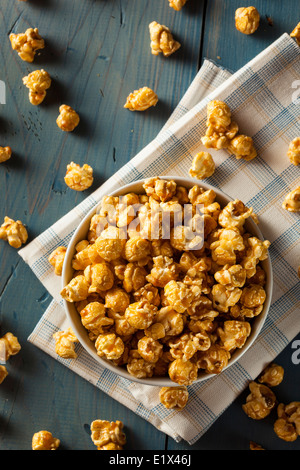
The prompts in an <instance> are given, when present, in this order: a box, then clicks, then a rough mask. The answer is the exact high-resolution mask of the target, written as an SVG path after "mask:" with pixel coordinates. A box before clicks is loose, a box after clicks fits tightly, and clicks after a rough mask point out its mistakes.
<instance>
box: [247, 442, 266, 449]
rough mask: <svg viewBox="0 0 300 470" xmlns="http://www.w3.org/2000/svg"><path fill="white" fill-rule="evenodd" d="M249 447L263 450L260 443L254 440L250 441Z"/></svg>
mask: <svg viewBox="0 0 300 470" xmlns="http://www.w3.org/2000/svg"><path fill="white" fill-rule="evenodd" d="M249 449H250V450H265V449H264V448H263V447H262V446H261V445H260V444H257V442H254V441H250V443H249Z"/></svg>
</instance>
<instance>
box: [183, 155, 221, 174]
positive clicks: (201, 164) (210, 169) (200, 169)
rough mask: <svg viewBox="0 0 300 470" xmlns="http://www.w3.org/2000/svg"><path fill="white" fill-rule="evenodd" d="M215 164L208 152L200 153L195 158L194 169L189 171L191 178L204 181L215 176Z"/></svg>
mask: <svg viewBox="0 0 300 470" xmlns="http://www.w3.org/2000/svg"><path fill="white" fill-rule="evenodd" d="M215 168H216V166H215V162H214V160H213V158H212V156H211V154H210V153H208V152H199V153H197V155H196V156H195V157H194V158H193V161H192V167H191V169H190V170H189V174H190V176H192V177H194V178H198V179H199V180H203V179H205V178H209V177H210V176H212V175H213V174H214V171H215Z"/></svg>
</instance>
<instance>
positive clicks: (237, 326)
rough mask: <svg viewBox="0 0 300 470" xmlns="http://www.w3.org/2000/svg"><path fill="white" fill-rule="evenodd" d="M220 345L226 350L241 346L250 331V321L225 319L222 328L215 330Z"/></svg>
mask: <svg viewBox="0 0 300 470" xmlns="http://www.w3.org/2000/svg"><path fill="white" fill-rule="evenodd" d="M217 332H218V335H219V337H220V340H221V342H222V347H223V348H224V349H226V350H227V351H230V352H231V351H233V350H234V349H236V348H239V349H240V348H242V347H243V346H244V344H245V342H246V340H247V338H248V336H249V335H250V333H251V326H250V323H248V322H245V321H235V320H229V321H225V322H224V324H223V328H218V330H217Z"/></svg>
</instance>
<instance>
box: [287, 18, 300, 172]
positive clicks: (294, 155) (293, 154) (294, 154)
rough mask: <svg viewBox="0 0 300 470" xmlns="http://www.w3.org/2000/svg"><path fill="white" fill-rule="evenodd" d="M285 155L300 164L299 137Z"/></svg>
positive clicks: (294, 162)
mask: <svg viewBox="0 0 300 470" xmlns="http://www.w3.org/2000/svg"><path fill="white" fill-rule="evenodd" d="M299 41H300V23H299ZM287 156H288V157H289V159H290V161H291V163H292V164H293V165H295V166H297V165H300V137H295V139H294V140H292V141H291V142H290V145H289V149H288V153H287Z"/></svg>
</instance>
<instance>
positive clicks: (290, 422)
mask: <svg viewBox="0 0 300 470" xmlns="http://www.w3.org/2000/svg"><path fill="white" fill-rule="evenodd" d="M277 415H278V419H277V420H276V421H275V423H274V431H275V433H276V434H277V436H278V437H279V438H280V439H283V440H284V441H287V442H293V441H295V440H296V439H297V437H298V436H299V435H300V402H299V401H293V402H291V403H289V404H288V405H284V404H283V403H280V404H279V405H278V407H277Z"/></svg>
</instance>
